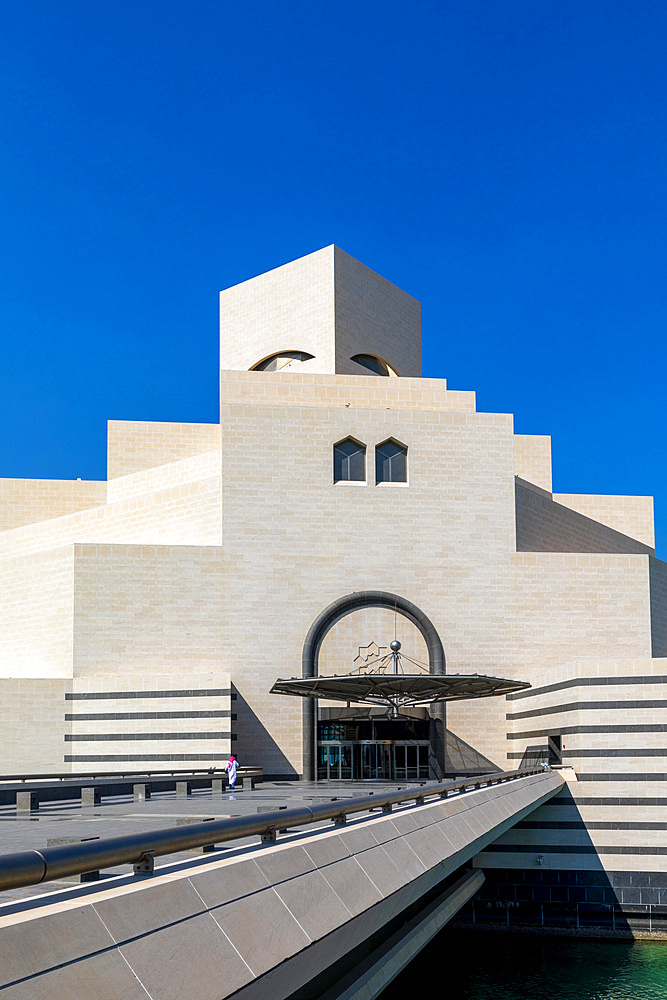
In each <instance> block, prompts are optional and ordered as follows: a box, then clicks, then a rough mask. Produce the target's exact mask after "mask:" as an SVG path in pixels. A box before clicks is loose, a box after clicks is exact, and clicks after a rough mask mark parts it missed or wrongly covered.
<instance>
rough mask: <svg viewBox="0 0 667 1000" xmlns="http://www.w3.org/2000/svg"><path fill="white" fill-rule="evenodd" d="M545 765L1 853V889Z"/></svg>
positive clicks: (386, 806)
mask: <svg viewBox="0 0 667 1000" xmlns="http://www.w3.org/2000/svg"><path fill="white" fill-rule="evenodd" d="M543 771H544V768H542V767H538V768H531V769H527V770H523V771H501V772H496V773H495V774H488V775H480V776H478V777H476V778H465V779H461V780H459V781H450V782H442V781H440V782H438V783H437V784H429V785H426V784H424V785H420V786H417V787H413V788H411V789H409V790H403V789H401V790H400V791H399V790H397V791H395V792H385V793H383V794H381V795H374V794H372V793H371V794H369V795H364V796H359V797H357V798H353V799H339V800H334V799H332V801H331V802H330V803H321V804H319V805H313V806H300V807H298V808H295V809H281V810H279V811H274V812H267V813H260V814H258V815H256V816H236V817H234V818H233V819H231V818H230V819H219V820H208V821H206V822H203V823H193V824H192V825H190V826H187V827H182V826H179V827H168V828H166V829H163V830H154V831H152V832H142V833H135V834H127V835H125V836H122V837H110V838H108V839H106V840H90V841H84V842H81V843H78V844H66V845H64V846H62V847H47V848H44V850H42V851H36V850H32V851H21V852H19V853H16V854H5V855H2V856H0V890H4V889H17V888H21V887H23V886H29V885H39V883H41V882H50V881H53V880H54V879H61V878H65V877H66V876H68V875H83V874H86V873H88V872H93V871H99V870H100V869H103V868H113V867H116V866H117V865H124V864H128V865H134V866H135V871H140V870H143V871H151V870H152V860H153V858H156V857H160V856H163V855H166V854H176V853H178V852H180V851H187V850H192V849H193V848H197V847H210V846H211V845H213V844H221V843H226V842H228V841H230V840H238V839H240V838H241V837H252V836H261V837H262V839H264V840H275V836H276V831H277V830H284V829H286V828H287V827H291V828H294V827H299V826H307V825H308V824H310V823H316V822H321V821H322V820H326V819H333V820H334V821H336V822H338V823H344V822H345V817H347V816H348V815H349V814H350V813H356V812H367V811H369V810H371V809H377V808H382V809H383V810H384V811H385V812H390V811H391V807H392V806H394V805H399V804H400V803H402V802H408V801H415V802H417V803H418V804H421V803H422V802H423V801H424V799H426V798H432V797H433V796H438V797H440V798H446V797H447V795H449V794H450V793H451V792H465V791H467V790H468V789H472V788H480V787H481V786H482V785H487V786H488V785H495V784H499V783H501V782H504V781H511V780H512V779H515V778H524V777H527V776H528V775H531V774H541V773H543Z"/></svg>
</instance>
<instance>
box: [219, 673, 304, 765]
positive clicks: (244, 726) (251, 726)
mask: <svg viewBox="0 0 667 1000" xmlns="http://www.w3.org/2000/svg"><path fill="white" fill-rule="evenodd" d="M232 691H233V692H234V693H235V694H236V701H235V702H234V712H235V713H236V721H235V722H234V724H233V733H234V735H235V736H236V739H235V740H234V742H233V744H232V750H233V751H234V753H235V754H236V756H237V757H238V759H239V763H240V764H241V765H242V766H245V767H253V766H254V767H263V768H264V777H265V778H274V777H280V778H298V777H300V775H299V772H298V771H297V770H296V768H295V767H294V766H293V765H292V764H291V762H290V761H289V760H288V758H287V757H286V756H285V754H284V753H283V751H282V750H281V748H280V747H279V746H278V744H277V743H276V741H275V740H274V739H273V737H272V736H271V734H270V733H269V731H268V730H267V728H266V726H265V725H264V723H263V722H262V721H261V719H259V718H258V716H257V715H256V714H255V712H253V710H252V708H251V707H250V705H249V704H248V702H247V701H246V700H245V698H244V697H243V694H242V693H241V692H240V691H239V689H238V688H237V687H235V686H234V685H232ZM299 709H300V706H299ZM299 709H297V712H298V714H297V716H296V718H297V725H300V724H301V716H300V711H299Z"/></svg>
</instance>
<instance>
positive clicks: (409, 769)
mask: <svg viewBox="0 0 667 1000" xmlns="http://www.w3.org/2000/svg"><path fill="white" fill-rule="evenodd" d="M428 751H429V744H428V742H427V741H416V740H415V741H410V742H407V741H406V742H399V741H393V740H359V741H357V742H346V743H343V742H339V741H338V740H322V741H321V742H320V743H318V745H317V777H318V780H320V781H349V780H350V779H352V778H354V779H356V780H357V781H394V780H396V781H400V780H403V781H406V780H407V781H410V780H414V779H416V778H428Z"/></svg>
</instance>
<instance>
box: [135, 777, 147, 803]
mask: <svg viewBox="0 0 667 1000" xmlns="http://www.w3.org/2000/svg"><path fill="white" fill-rule="evenodd" d="M132 790H133V792H134V801H135V802H146V801H147V800H148V799H150V797H151V789H150V785H147V784H146V782H145V781H142V782H137V783H136V784H135V785H133V786H132Z"/></svg>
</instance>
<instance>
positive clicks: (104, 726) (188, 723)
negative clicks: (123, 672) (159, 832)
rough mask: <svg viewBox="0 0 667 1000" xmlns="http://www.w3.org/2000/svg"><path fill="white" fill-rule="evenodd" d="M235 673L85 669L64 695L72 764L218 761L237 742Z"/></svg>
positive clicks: (101, 766)
mask: <svg viewBox="0 0 667 1000" xmlns="http://www.w3.org/2000/svg"><path fill="white" fill-rule="evenodd" d="M231 695H232V692H231V686H230V681H229V675H228V674H223V673H220V672H215V673H209V674H194V673H189V672H188V673H183V674H181V675H180V676H179V675H178V674H177V673H176V672H173V673H168V674H164V675H163V676H156V675H155V674H141V675H135V676H121V677H85V678H77V679H76V680H74V681H73V682H72V685H71V690H70V691H67V693H66V694H65V697H64V722H65V726H64V744H65V746H64V754H65V756H64V760H65V765H66V767H70V768H71V769H72V770H73V771H86V770H88V769H95V770H110V771H114V770H118V769H119V768H122V767H124V766H128V767H130V768H132V769H134V770H139V769H141V768H143V767H146V768H147V769H151V768H155V769H158V770H163V769H165V768H167V767H169V766H170V765H173V766H174V767H179V768H184V767H190V766H192V767H193V768H198V767H202V766H204V767H206V766H209V765H211V766H215V767H220V765H221V764H222V763H224V762H225V761H226V760H227V759H228V758H229V754H230V752H231V750H232V739H233V735H232V730H233V728H234V713H233V705H232V697H231Z"/></svg>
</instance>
